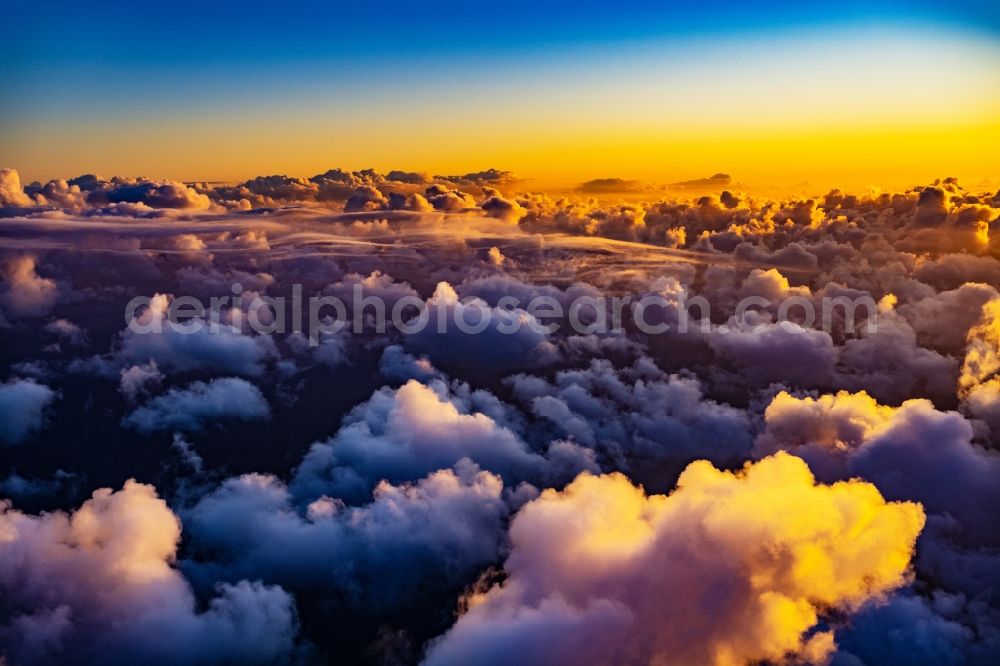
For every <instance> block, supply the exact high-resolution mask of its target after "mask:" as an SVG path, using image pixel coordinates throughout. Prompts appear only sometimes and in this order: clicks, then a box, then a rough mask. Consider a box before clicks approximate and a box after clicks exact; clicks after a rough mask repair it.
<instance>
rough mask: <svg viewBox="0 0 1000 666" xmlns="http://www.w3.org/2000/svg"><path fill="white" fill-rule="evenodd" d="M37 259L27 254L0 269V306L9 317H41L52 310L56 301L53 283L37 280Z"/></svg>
mask: <svg viewBox="0 0 1000 666" xmlns="http://www.w3.org/2000/svg"><path fill="white" fill-rule="evenodd" d="M37 268H38V263H37V259H36V258H35V257H33V256H31V255H21V256H15V257H13V258H10V259H8V260H7V261H5V262H4V264H3V266H2V275H3V281H2V283H0V288H2V290H0V306H3V311H4V312H6V313H7V315H9V316H11V317H15V318H17V317H43V316H45V315H47V314H48V313H49V312H51V311H52V307H53V306H54V305H55V303H56V301H57V300H58V298H59V287H58V285H57V284H56V282H55V280H52V279H50V278H45V277H41V276H40V275H38V273H37V271H36V269H37Z"/></svg>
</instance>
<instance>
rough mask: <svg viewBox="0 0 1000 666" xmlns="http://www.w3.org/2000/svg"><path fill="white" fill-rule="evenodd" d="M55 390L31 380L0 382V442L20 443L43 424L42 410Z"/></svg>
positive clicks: (52, 400) (55, 395)
mask: <svg viewBox="0 0 1000 666" xmlns="http://www.w3.org/2000/svg"><path fill="white" fill-rule="evenodd" d="M56 397H57V393H56V392H55V391H53V390H52V389H51V388H49V387H48V386H46V385H45V384H39V383H38V382H36V381H35V380H34V379H14V380H11V381H8V382H6V383H5V384H0V443H3V444H20V443H21V442H23V441H25V440H26V439H27V438H28V437H29V436H31V435H32V434H33V433H35V432H37V431H38V430H40V429H41V428H42V426H44V424H45V410H46V409H47V408H48V407H49V405H51V404H52V403H53V402H54V401H55V399H56Z"/></svg>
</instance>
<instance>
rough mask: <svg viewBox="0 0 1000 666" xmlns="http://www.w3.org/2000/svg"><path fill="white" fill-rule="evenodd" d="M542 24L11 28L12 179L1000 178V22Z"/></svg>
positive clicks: (10, 16)
mask: <svg viewBox="0 0 1000 666" xmlns="http://www.w3.org/2000/svg"><path fill="white" fill-rule="evenodd" d="M539 5H540V3H527V2H513V3H506V4H505V5H503V6H498V5H477V4H474V3H468V2H462V3H458V2H443V3H436V4H435V5H433V6H431V7H428V6H427V5H423V4H417V3H399V2H385V3H379V4H378V5H377V6H371V5H369V6H364V5H362V4H342V3H325V4H323V5H317V6H304V5H300V4H297V5H295V6H291V5H289V6H288V7H287V8H286V9H285V11H284V12H281V13H279V12H275V11H274V10H273V6H271V7H270V8H269V7H268V3H259V2H248V3H242V4H241V5H240V6H239V7H238V8H234V7H233V6H232V5H230V4H228V3H211V2H210V3H173V4H171V5H170V6H169V7H164V6H162V5H155V4H154V5H145V4H135V3H129V4H126V3H116V2H111V3H103V4H102V5H101V9H100V10H95V9H94V7H92V6H86V5H82V4H79V3H55V4H53V5H49V7H50V9H49V10H47V11H46V14H45V16H44V17H42V16H39V15H38V13H37V10H34V9H32V8H31V6H29V5H20V6H16V7H12V8H8V9H7V10H6V20H5V21H4V23H3V25H2V26H0V42H2V43H3V44H4V45H5V47H4V52H5V55H4V58H3V62H2V64H0V78H2V80H3V81H4V83H3V85H2V87H0V162H2V163H3V166H5V167H10V168H16V169H18V170H19V172H20V173H21V175H22V179H23V180H24V181H25V182H30V181H32V180H36V179H38V180H43V181H44V180H47V179H49V178H68V177H72V176H75V175H79V174H80V173H86V172H94V173H99V174H101V175H104V176H110V175H131V176H137V175H143V176H147V177H153V178H171V179H178V180H210V181H227V182H228V181H237V180H242V179H246V178H250V177H253V176H256V175H261V174H263V173H274V172H278V173H285V174H288V175H301V176H309V175H312V174H314V173H319V172H322V171H325V170H326V169H328V168H331V167H344V168H349V169H362V168H369V167H371V168H376V169H379V170H389V169H407V170H416V171H427V172H431V173H463V172H467V171H478V170H480V169H484V168H488V167H496V168H502V169H510V170H513V171H515V172H516V173H518V174H519V175H521V176H523V177H525V178H527V179H530V180H531V181H533V182H535V183H537V184H538V185H539V186H540V187H541V186H565V185H571V184H574V183H578V182H581V181H583V180H588V179H591V178H604V177H620V178H628V179H639V180H643V181H647V182H658V183H663V182H671V181H674V180H683V179H688V178H697V177H702V176H707V175H710V174H712V173H716V172H726V173H730V174H731V175H732V176H733V177H734V179H735V180H737V181H738V182H745V183H756V184H771V185H780V184H796V183H801V182H804V181H807V182H809V183H812V184H816V185H817V186H820V185H823V186H827V185H829V186H832V185H834V184H836V185H838V186H858V187H864V186H869V185H872V186H875V185H878V186H886V187H890V186H901V185H907V184H912V183H916V182H927V181H929V180H931V179H933V178H936V177H944V176H950V175H953V176H958V177H960V178H962V179H965V180H967V181H972V182H977V181H981V180H984V179H989V178H992V177H994V176H996V173H995V171H994V163H995V157H994V156H995V155H996V154H997V151H998V150H1000V120H997V119H998V118H1000V10H998V9H997V7H996V6H995V3H990V2H985V1H979V0H974V1H972V2H952V3H932V2H910V3H899V2H826V1H821V2H813V3H797V2H783V1H782V2H774V3H769V5H768V7H765V8H761V7H749V6H746V4H745V3H736V2H715V3H712V4H711V6H710V7H692V6H688V3H673V2H651V3H646V2H640V3H630V5H629V6H628V7H627V8H624V7H621V8H611V7H609V6H608V5H607V3H598V2H589V1H585V2H574V3H563V2H556V3H545V6H539ZM804 5H808V6H804Z"/></svg>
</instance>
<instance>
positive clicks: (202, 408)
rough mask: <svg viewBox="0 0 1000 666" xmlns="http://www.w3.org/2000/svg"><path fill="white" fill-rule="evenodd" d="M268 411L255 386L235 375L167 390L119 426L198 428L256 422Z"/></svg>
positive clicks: (142, 429)
mask: <svg viewBox="0 0 1000 666" xmlns="http://www.w3.org/2000/svg"><path fill="white" fill-rule="evenodd" d="M270 416H271V410H270V408H269V407H268V406H267V401H266V400H265V399H264V396H263V395H261V392H260V391H259V390H258V389H257V387H256V386H254V385H253V384H251V383H250V382H248V381H246V380H245V379H239V378H238V377H223V378H220V379H213V380H212V381H210V382H208V383H207V384H206V383H205V382H194V383H192V384H191V385H190V386H188V387H187V388H186V389H170V390H169V391H167V392H166V393H164V394H163V395H158V396H156V397H155V398H153V399H152V400H150V401H149V402H147V403H146V404H145V405H142V406H141V407H139V408H138V409H136V410H135V411H133V412H132V413H130V414H129V415H128V416H126V417H125V418H124V419H123V420H122V425H124V426H126V427H128V428H134V429H135V430H138V431H139V432H141V433H144V434H149V433H151V432H155V431H157V430H186V431H200V430H202V429H203V428H204V427H205V425H207V424H208V423H212V422H214V421H225V420H235V421H258V420H264V419H267V418H270Z"/></svg>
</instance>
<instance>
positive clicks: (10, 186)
mask: <svg viewBox="0 0 1000 666" xmlns="http://www.w3.org/2000/svg"><path fill="white" fill-rule="evenodd" d="M30 204H31V199H29V198H28V195H27V194H25V193H24V189H23V188H22V187H21V176H20V175H19V174H18V173H17V171H16V170H15V169H0V206H4V207H6V206H28V205H30Z"/></svg>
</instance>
